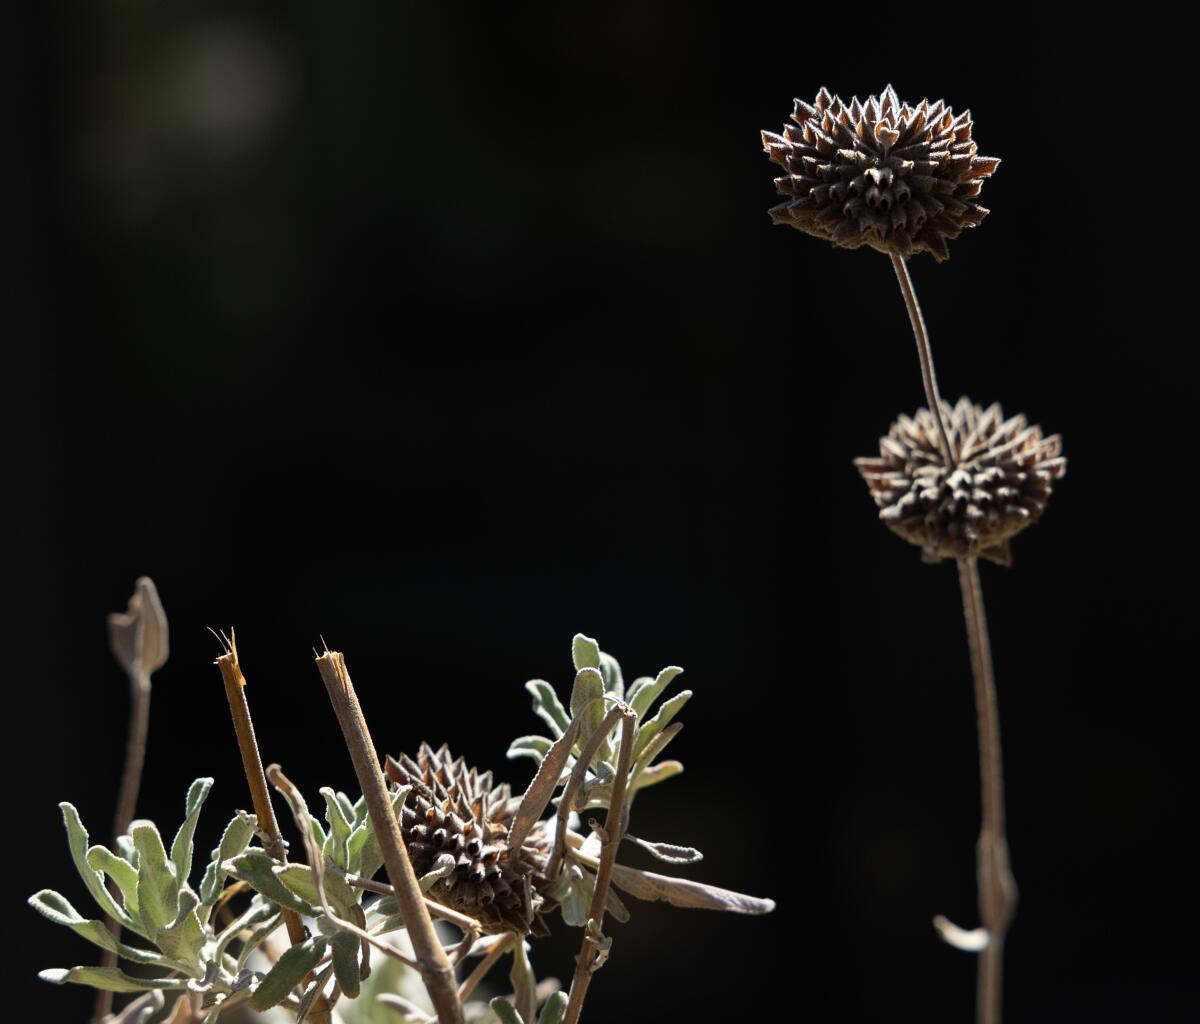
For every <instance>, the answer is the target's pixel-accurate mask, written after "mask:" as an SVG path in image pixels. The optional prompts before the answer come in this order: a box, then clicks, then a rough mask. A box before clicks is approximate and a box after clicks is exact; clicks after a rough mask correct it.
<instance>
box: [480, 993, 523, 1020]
mask: <svg viewBox="0 0 1200 1024" xmlns="http://www.w3.org/2000/svg"><path fill="white" fill-rule="evenodd" d="M488 1006H490V1007H491V1008H492V1013H494V1014H495V1015H496V1016H497V1017H499V1018H500V1024H525V1021H524V1020H523V1019H522V1017H521V1015H520V1014H519V1013H517V1011H516V1008H515V1007H514V1006H513V1004H512V1003H510V1002H509V1001H508V1000H507V999H505V998H504V996H496V998H495V999H493V1000H492V1001H491V1002H490V1003H488Z"/></svg>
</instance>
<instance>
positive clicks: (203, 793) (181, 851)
mask: <svg viewBox="0 0 1200 1024" xmlns="http://www.w3.org/2000/svg"><path fill="white" fill-rule="evenodd" d="M212 785H213V780H212V779H209V778H202V779H197V780H196V781H195V782H193V783H192V784H191V786H189V787H188V794H187V800H186V802H185V805H184V806H185V808H186V810H185V816H184V819H183V824H182V825H180V826H179V831H178V832H176V833H175V839H174V841H173V842H172V843H171V863H172V864H174V865H175V877H176V879H178V881H179V884H180V885H183V884H184V883H185V882H186V881H187V880H188V875H190V874H191V873H192V837H193V836H195V834H196V821H197V819H198V818H199V817H200V808H201V807H202V806H203V805H204V801H205V799H207V797H208V794H209V791H210V790H211V789H212Z"/></svg>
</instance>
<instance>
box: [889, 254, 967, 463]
mask: <svg viewBox="0 0 1200 1024" xmlns="http://www.w3.org/2000/svg"><path fill="white" fill-rule="evenodd" d="M891 255H892V266H893V267H894V268H895V270H896V280H898V281H899V282H900V291H901V292H902V293H903V294H904V305H905V306H907V307H908V319H909V320H910V321H911V322H912V329H913V335H914V336H915V337H916V339H917V356H918V357H919V358H920V360H921V381H922V383H924V385H925V402H926V404H927V405H928V406H929V411H930V412H931V413H933V418H934V420H935V421H936V422H937V426H938V435H939V441H940V447H941V449H942V455H943V456H944V457H945V459H946V465H947V466H953V465H954V462H955V459H954V451H953V449H951V447H950V435H949V434H948V433H947V431H946V418H945V414H944V413H943V412H942V396H941V394H940V393H939V391H938V386H937V373H936V372H935V371H934V369H933V352H932V351H931V349H930V348H929V334H928V332H927V331H926V330H925V318H924V317H923V316H922V315H921V304H920V303H919V302H918V301H917V293H916V292H915V291H913V284H912V278H911V277H909V276H908V264H907V263H906V262H905V261H904V257H903V256H900V255H899V254H897V253H892V254H891Z"/></svg>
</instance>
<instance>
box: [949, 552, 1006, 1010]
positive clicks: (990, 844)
mask: <svg viewBox="0 0 1200 1024" xmlns="http://www.w3.org/2000/svg"><path fill="white" fill-rule="evenodd" d="M958 582H959V586H960V588H961V589H962V600H963V615H964V617H965V619H966V625H967V643H968V645H969V647H970V650H971V674H972V675H973V676H974V679H975V711H976V715H977V716H978V720H979V781H980V787H981V804H982V819H983V821H982V826H981V828H980V832H979V843H978V845H977V846H976V871H977V878H978V886H979V914H980V917H981V918H982V920H983V925H984V927H985V928H986V929H987V930H988V944H987V946H986V947H985V948H984V950H983V951H982V952H981V953H980V960H979V977H978V986H977V990H976V1020H977V1024H999V1022H1000V1005H1001V991H1002V987H1003V967H1004V936H1005V934H1006V933H1007V931H1008V926H1009V923H1010V922H1011V921H1012V916H1013V911H1014V910H1015V909H1016V903H1017V886H1016V882H1015V881H1014V880H1013V877H1012V873H1011V872H1010V871H1009V867H1008V840H1007V838H1006V836H1005V832H1004V772H1003V763H1002V759H1001V751H1000V716H999V711H998V709H997V705H996V677H995V674H994V672H993V669H992V651H991V643H990V641H989V639H988V628H987V616H986V614H985V613H984V609H983V588H982V586H981V584H980V580H979V564H978V562H977V561H976V559H974V558H961V559H959V561H958Z"/></svg>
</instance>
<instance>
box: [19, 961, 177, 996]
mask: <svg viewBox="0 0 1200 1024" xmlns="http://www.w3.org/2000/svg"><path fill="white" fill-rule="evenodd" d="M38 977H39V978H41V979H42V981H48V982H50V983H51V984H52V985H68V984H70V985H90V986H91V987H92V988H100V989H104V990H105V991H106V992H149V991H150V990H151V989H155V988H161V989H177V988H186V987H187V983H188V979H187V978H132V977H130V976H129V975H128V974H126V973H125V972H124V971H122V970H118V969H117V968H116V967H72V968H71V969H70V970H67V969H66V968H63V967H51V968H50V969H49V970H45V971H38Z"/></svg>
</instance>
